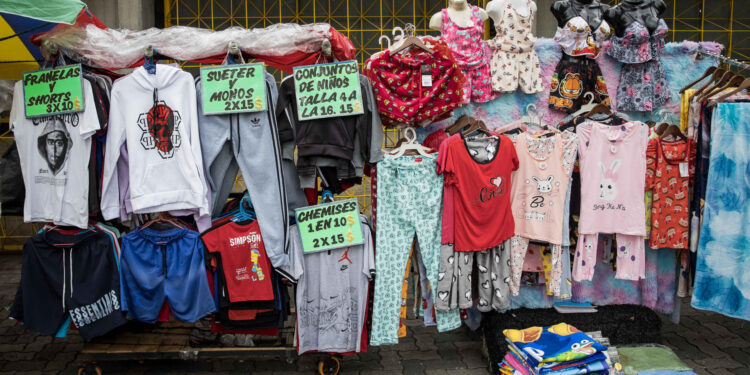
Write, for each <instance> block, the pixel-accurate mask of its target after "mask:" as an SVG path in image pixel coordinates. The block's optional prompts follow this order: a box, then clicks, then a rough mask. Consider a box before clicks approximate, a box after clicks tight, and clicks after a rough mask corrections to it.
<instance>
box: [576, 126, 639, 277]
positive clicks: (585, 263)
mask: <svg viewBox="0 0 750 375" xmlns="http://www.w3.org/2000/svg"><path fill="white" fill-rule="evenodd" d="M576 133H577V134H578V147H579V153H580V170H581V215H580V221H579V223H578V233H579V238H578V244H577V249H576V260H575V263H574V265H573V279H574V280H576V281H581V280H589V281H590V280H592V278H593V275H594V266H595V265H596V258H597V250H598V249H597V244H598V236H599V233H614V234H615V239H616V243H617V257H616V259H617V273H616V275H615V278H618V279H624V280H639V279H642V278H644V277H645V273H646V254H645V243H644V238H645V236H646V220H645V215H646V214H645V213H646V207H645V202H644V197H645V185H646V181H645V177H644V176H646V146H647V145H648V127H647V126H646V125H645V124H644V123H642V122H638V121H634V122H628V123H625V124H622V125H618V126H608V125H605V124H601V123H597V122H593V121H589V122H587V123H584V124H581V125H579V126H578V127H577V128H576Z"/></svg>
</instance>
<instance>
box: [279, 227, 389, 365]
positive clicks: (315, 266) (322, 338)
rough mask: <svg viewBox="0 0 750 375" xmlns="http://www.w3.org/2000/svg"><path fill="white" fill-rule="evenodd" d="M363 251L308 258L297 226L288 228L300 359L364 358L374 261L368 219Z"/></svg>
mask: <svg viewBox="0 0 750 375" xmlns="http://www.w3.org/2000/svg"><path fill="white" fill-rule="evenodd" d="M360 221H362V240H363V243H362V245H356V246H349V247H342V248H339V249H334V250H331V251H320V252H317V253H310V254H303V251H302V240H301V239H300V235H299V230H298V229H297V226H296V225H293V226H291V227H289V232H288V233H289V238H290V240H291V241H290V247H289V258H290V260H289V262H290V265H289V266H288V268H286V267H285V271H287V272H288V273H289V274H290V275H291V276H292V277H293V278H296V279H297V299H296V302H297V332H298V348H297V351H298V353H299V354H302V353H305V352H308V351H312V350H317V351H321V352H334V353H346V352H352V351H354V352H359V351H360V349H361V346H362V331H363V330H364V329H365V315H366V310H367V292H368V285H369V284H368V283H369V278H370V272H371V271H373V270H374V269H375V255H374V251H373V248H374V246H373V240H372V236H371V232H370V227H369V226H368V225H367V223H366V220H365V219H364V217H363V216H360Z"/></svg>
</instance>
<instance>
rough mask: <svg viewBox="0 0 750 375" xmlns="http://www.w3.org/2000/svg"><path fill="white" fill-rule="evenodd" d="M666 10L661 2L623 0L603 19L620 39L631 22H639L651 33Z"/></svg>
mask: <svg viewBox="0 0 750 375" xmlns="http://www.w3.org/2000/svg"><path fill="white" fill-rule="evenodd" d="M666 8H667V5H666V4H665V3H664V1H663V0H623V1H622V2H621V3H620V4H618V5H616V6H614V7H612V8H610V9H609V10H608V11H607V12H606V13H605V14H604V19H605V20H606V21H607V22H608V23H609V24H610V25H612V26H613V27H614V29H615V34H616V35H617V36H620V37H622V36H623V35H624V33H625V29H626V28H627V27H628V26H630V24H632V23H633V22H639V23H640V24H642V25H643V26H646V28H647V29H648V30H649V32H651V33H653V32H654V30H656V28H657V27H658V26H659V18H660V17H661V14H662V13H664V10H665V9H666Z"/></svg>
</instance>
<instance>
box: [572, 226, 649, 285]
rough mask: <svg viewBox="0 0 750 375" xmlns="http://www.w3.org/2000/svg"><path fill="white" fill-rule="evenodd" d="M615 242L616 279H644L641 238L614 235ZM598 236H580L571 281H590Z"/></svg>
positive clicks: (644, 265)
mask: <svg viewBox="0 0 750 375" xmlns="http://www.w3.org/2000/svg"><path fill="white" fill-rule="evenodd" d="M615 239H616V241H617V272H616V273H615V278H616V279H621V280H640V279H645V278H646V249H645V246H646V245H645V243H644V241H645V239H644V237H643V236H633V235H627V234H619V233H618V234H615ZM598 243H599V234H598V233H594V234H580V235H579V237H578V248H577V249H576V260H575V263H574V264H573V280H575V281H582V280H587V281H591V279H592V278H593V277H594V267H595V266H596V252H597V250H598V249H597V244H598Z"/></svg>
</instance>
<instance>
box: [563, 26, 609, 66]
mask: <svg viewBox="0 0 750 375" xmlns="http://www.w3.org/2000/svg"><path fill="white" fill-rule="evenodd" d="M592 29H593V30H592ZM612 32H613V30H612V27H610V26H609V24H608V23H607V21H604V20H602V21H601V23H600V24H599V26H597V27H592V26H591V25H589V24H588V22H586V20H585V19H584V18H583V17H581V16H576V17H573V18H571V19H569V20H568V22H566V23H565V26H564V27H558V28H557V31H556V32H555V37H554V39H555V42H557V43H559V44H560V47H561V48H562V50H563V53H564V54H565V55H568V56H584V57H590V58H592V59H596V57H597V56H599V52H600V51H601V48H602V42H604V41H605V40H607V39H608V38H609V37H610V36H611V35H612Z"/></svg>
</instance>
